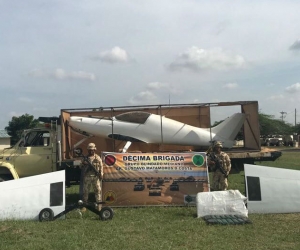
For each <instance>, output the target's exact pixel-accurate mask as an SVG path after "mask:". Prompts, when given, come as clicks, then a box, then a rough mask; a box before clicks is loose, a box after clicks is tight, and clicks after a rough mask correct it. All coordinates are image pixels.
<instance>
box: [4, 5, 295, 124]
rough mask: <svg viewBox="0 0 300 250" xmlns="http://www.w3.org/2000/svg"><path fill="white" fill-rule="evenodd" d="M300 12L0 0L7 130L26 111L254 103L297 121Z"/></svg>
mask: <svg viewBox="0 0 300 250" xmlns="http://www.w3.org/2000/svg"><path fill="white" fill-rule="evenodd" d="M299 9H300V2H299V1H294V0H286V1H279V0H273V1H271V0H270V1H265V0H259V1H258V0H253V1H236V0H233V1H231V0H227V1H221V0H220V1H216V0H211V1H204V0H160V1H156V0H152V1H150V0H148V1H146V0H115V1H99V0H29V1H20V0H9V1H7V0H0V34H1V35H0V45H1V46H0V55H1V56H0V75H1V80H0V81H1V85H0V86H1V106H0V115H1V116H0V117H1V118H0V129H4V127H5V126H7V125H8V122H9V121H10V120H11V118H12V116H20V115H23V114H25V113H28V114H31V115H34V117H35V118H38V117H39V116H58V115H59V114H60V110H61V109H69V108H94V107H113V106H127V105H147V104H167V103H169V102H170V103H172V104H183V103H207V102H209V103H210V102H227V101H253V100H255V101H258V102H259V109H260V111H261V112H263V113H266V114H270V115H274V117H275V118H278V119H281V115H282V114H281V113H283V114H284V117H283V118H284V120H285V121H287V122H289V123H292V124H294V123H295V117H296V121H297V123H298V122H300V115H299V114H300V105H299V103H300V15H299ZM224 113H225V111H224ZM295 114H296V115H295ZM224 116H225V117H227V116H228V115H224V114H219V116H218V115H216V117H215V119H216V120H221V119H224V118H225V117H224Z"/></svg>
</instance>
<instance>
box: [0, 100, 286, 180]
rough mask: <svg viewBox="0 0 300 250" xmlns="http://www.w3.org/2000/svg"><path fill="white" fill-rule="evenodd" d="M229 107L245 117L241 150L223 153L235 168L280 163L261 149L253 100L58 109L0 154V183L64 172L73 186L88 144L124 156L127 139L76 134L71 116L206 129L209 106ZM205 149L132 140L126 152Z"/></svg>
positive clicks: (276, 155) (274, 154) (277, 154)
mask: <svg viewBox="0 0 300 250" xmlns="http://www.w3.org/2000/svg"><path fill="white" fill-rule="evenodd" d="M228 106H229V107H230V106H240V108H241V112H242V113H245V114H246V117H247V118H246V121H245V122H244V125H243V128H242V131H241V132H242V133H241V134H242V135H243V144H242V147H241V146H238V147H232V148H230V149H224V151H226V152H227V154H228V155H229V156H230V158H231V161H232V166H233V169H236V170H241V169H243V164H245V163H248V164H254V163H255V162H256V161H274V160H276V159H278V158H279V157H280V156H281V152H280V151H277V150H274V149H273V150H272V149H268V148H262V147H261V144H260V133H259V123H258V102H257V101H237V102H218V103H193V104H173V105H171V104H162V105H142V106H120V107H99V108H82V109H62V110H61V111H60V115H59V116H58V117H40V118H39V120H40V121H41V122H42V124H43V125H44V126H43V127H38V128H33V129H26V130H24V132H23V134H22V138H21V139H20V141H19V142H18V143H16V144H15V145H14V146H12V147H10V148H6V149H3V150H2V151H0V181H7V180H12V179H18V178H23V177H28V176H33V175H39V174H44V173H49V172H52V171H59V170H65V171H66V183H67V185H71V184H73V183H78V182H79V181H80V167H79V165H80V162H81V159H80V158H78V156H77V155H76V154H75V153H74V149H75V148H78V147H81V148H82V150H83V153H84V154H85V153H86V151H85V149H86V146H87V144H88V143H90V142H94V143H96V145H97V151H98V152H102V151H105V152H122V150H124V148H127V144H126V141H123V140H119V139H120V138H114V136H112V137H111V138H100V137H95V136H94V135H91V134H87V133H85V131H81V132H78V131H74V130H73V129H72V128H71V127H70V126H69V125H68V120H69V118H70V117H71V116H87V117H89V116H93V117H112V116H115V115H118V114H122V113H124V112H128V111H137V110H138V111H147V112H150V113H154V114H159V115H161V116H168V117H169V118H172V119H174V120H177V121H180V122H184V123H185V124H189V125H192V126H197V127H204V128H209V127H210V125H211V124H210V123H211V117H210V110H211V108H218V107H228ZM112 135H113V126H112ZM206 150H207V148H201V147H196V146H193V147H190V146H180V145H167V144H164V143H163V141H162V143H160V144H147V143H144V142H132V143H131V145H130V148H129V149H128V151H127V152H129V153H130V152H137V151H138V152H191V151H195V152H205V151H206ZM123 152H124V151H123Z"/></svg>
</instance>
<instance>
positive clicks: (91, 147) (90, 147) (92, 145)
mask: <svg viewBox="0 0 300 250" xmlns="http://www.w3.org/2000/svg"><path fill="white" fill-rule="evenodd" d="M87 149H88V150H90V149H94V150H96V145H95V143H92V142H91V143H89V144H88V146H87Z"/></svg>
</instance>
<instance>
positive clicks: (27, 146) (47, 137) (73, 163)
mask: <svg viewBox="0 0 300 250" xmlns="http://www.w3.org/2000/svg"><path fill="white" fill-rule="evenodd" d="M49 119H50V120H51V122H50V123H45V125H46V126H45V127H39V128H34V129H27V130H24V131H23V134H22V138H21V139H20V140H19V142H17V143H16V144H15V145H14V146H12V147H10V148H5V149H3V150H1V151H0V182H1V181H7V180H12V179H19V178H23V177H29V176H33V175H39V174H45V173H49V172H53V171H59V170H63V169H65V170H66V173H67V174H66V180H67V183H70V182H72V181H79V179H80V169H79V166H78V165H79V164H80V159H65V160H62V157H61V140H60V138H61V130H60V125H59V122H60V119H59V118H49Z"/></svg>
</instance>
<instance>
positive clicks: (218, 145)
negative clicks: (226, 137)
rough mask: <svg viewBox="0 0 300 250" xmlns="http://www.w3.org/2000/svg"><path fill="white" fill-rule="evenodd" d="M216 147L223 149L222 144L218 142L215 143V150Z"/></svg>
mask: <svg viewBox="0 0 300 250" xmlns="http://www.w3.org/2000/svg"><path fill="white" fill-rule="evenodd" d="M215 147H220V148H223V145H222V142H220V141H216V142H215V143H214V148H215Z"/></svg>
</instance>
